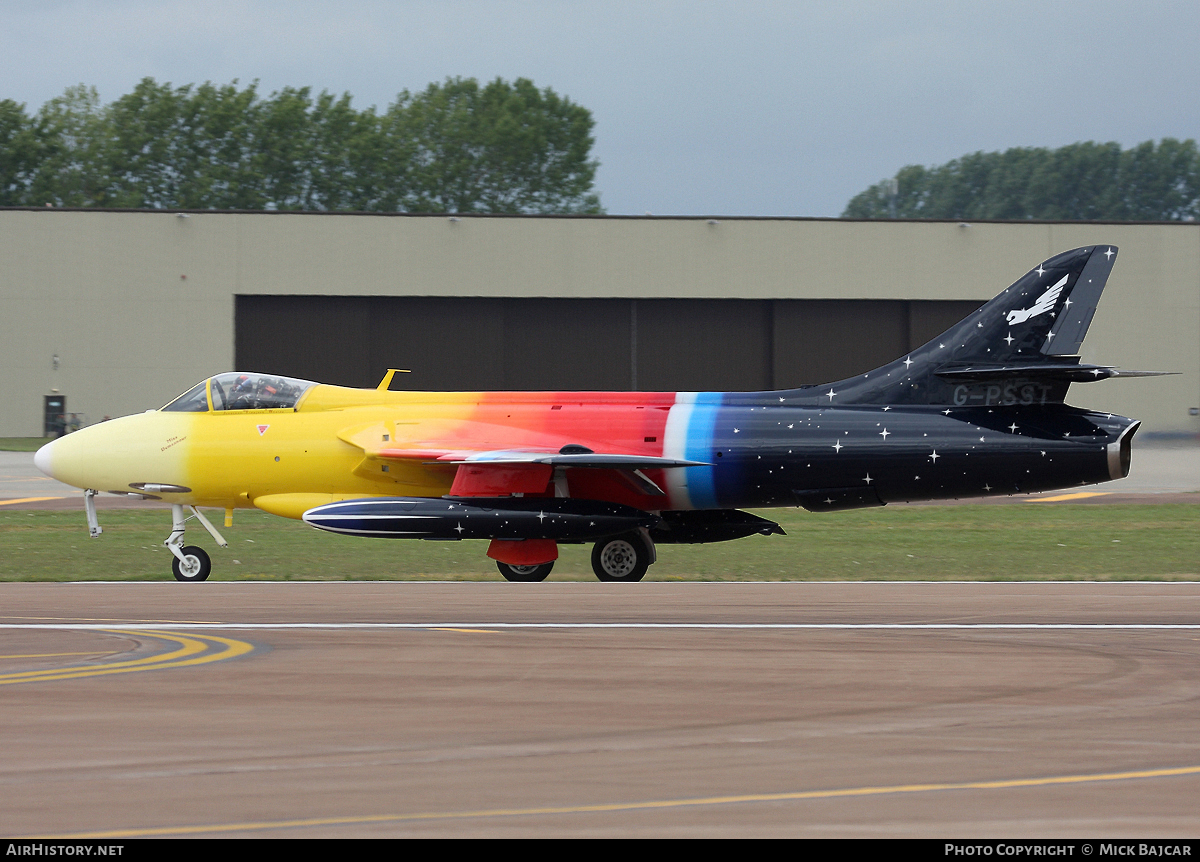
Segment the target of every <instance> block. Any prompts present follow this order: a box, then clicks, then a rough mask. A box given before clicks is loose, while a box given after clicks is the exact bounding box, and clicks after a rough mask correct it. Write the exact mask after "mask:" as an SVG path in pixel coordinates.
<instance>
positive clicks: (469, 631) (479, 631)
mask: <svg viewBox="0 0 1200 862" xmlns="http://www.w3.org/2000/svg"><path fill="white" fill-rule="evenodd" d="M430 631H431V632H464V633H466V634H479V635H498V634H500V632H498V631H496V630H495V629H455V628H449V627H448V626H435V627H434V628H431V629H430Z"/></svg>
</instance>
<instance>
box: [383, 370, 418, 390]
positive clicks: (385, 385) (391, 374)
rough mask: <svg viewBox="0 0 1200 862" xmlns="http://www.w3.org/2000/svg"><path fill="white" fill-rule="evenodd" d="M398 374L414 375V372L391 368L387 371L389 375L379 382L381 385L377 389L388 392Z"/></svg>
mask: <svg viewBox="0 0 1200 862" xmlns="http://www.w3.org/2000/svg"><path fill="white" fill-rule="evenodd" d="M397 374H412V371H411V370H410V369H408V368H389V369H388V370H387V374H385V375H383V380H381V381H379V385H378V386H376V387H375V388H376V389H378V390H380V391H383V392H386V391H387V390H388V389H390V388H391V385H392V378H393V377H395V376H396V375H397Z"/></svg>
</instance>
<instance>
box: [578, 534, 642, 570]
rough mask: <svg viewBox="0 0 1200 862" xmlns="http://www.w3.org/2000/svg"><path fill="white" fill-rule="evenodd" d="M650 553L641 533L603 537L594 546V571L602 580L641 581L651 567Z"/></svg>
mask: <svg viewBox="0 0 1200 862" xmlns="http://www.w3.org/2000/svg"><path fill="white" fill-rule="evenodd" d="M650 553H651V551H650V547H649V546H648V545H647V544H646V540H645V539H644V538H643V537H642V535H641V534H640V533H625V534H624V535H622V536H613V537H612V538H610V539H601V540H600V541H599V542H597V543H596V546H595V547H594V548H592V571H593V572H595V573H596V577H597V578H599V579H600V580H602V581H640V580H641V579H642V578H643V577H645V575H646V569H648V568H650Z"/></svg>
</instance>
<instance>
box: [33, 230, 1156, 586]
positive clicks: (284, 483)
mask: <svg viewBox="0 0 1200 862" xmlns="http://www.w3.org/2000/svg"><path fill="white" fill-rule="evenodd" d="M1116 255H1117V249H1116V247H1114V246H1105V245H1096V246H1087V247H1084V248H1077V249H1074V250H1071V251H1067V252H1064V253H1062V254H1059V255H1056V256H1055V257H1052V258H1050V259H1049V260H1046V261H1044V262H1043V263H1042V264H1040V265H1039V266H1038V267H1037V268H1036V269H1034V270H1031V271H1030V272H1028V273H1026V274H1025V275H1024V276H1022V277H1021V278H1020V279H1018V280H1017V281H1016V282H1015V283H1014V284H1013V285H1011V286H1010V287H1008V288H1007V289H1005V290H1004V291H1003V292H1002V293H1000V294H999V295H998V296H996V297H995V298H994V299H992V300H991V301H990V302H988V303H987V304H985V305H983V306H982V307H981V308H979V309H978V310H977V311H975V312H974V313H972V314H971V315H969V316H968V317H967V318H966V319H964V320H963V321H961V322H960V323H958V324H957V325H955V326H953V327H951V328H950V329H949V330H947V331H946V332H944V333H942V334H941V335H939V336H938V337H937V338H935V339H933V340H932V341H930V342H929V343H928V344H925V345H924V346H922V347H919V348H918V349H916V350H913V351H912V352H911V353H908V354H906V355H904V356H902V357H900V358H898V359H896V360H895V361H894V362H891V363H890V364H888V365H885V366H883V367H881V368H878V369H875V370H874V371H869V372H867V373H865V374H859V375H856V376H854V377H851V378H847V379H845V380H838V381H834V382H832V383H825V384H821V385H816V386H804V387H800V388H798V389H787V390H781V391H772V392H483V393H480V392H410V391H392V390H391V388H390V385H391V383H392V378H393V375H394V374H395V371H394V370H391V371H388V373H387V376H385V377H384V378H383V381H382V382H381V383H380V384H379V386H378V388H376V389H373V390H371V389H350V388H345V387H340V386H328V385H321V384H317V383H313V382H311V381H307V380H298V379H293V378H288V377H282V376H279V375H273V374H258V373H238V372H231V373H225V374H219V375H217V376H215V377H211V378H209V379H208V380H205V381H203V382H201V383H198V384H197V385H196V386H194V387H193V388H191V389H189V390H188V391H187V392H185V393H184V394H183V395H181V396H179V397H178V398H176V399H175V400H174V401H172V402H170V403H169V404H167V405H166V406H165V407H163V408H161V409H159V410H152V411H148V412H146V413H143V414H138V415H133V416H126V417H124V418H121V419H117V420H113V421H110V422H105V423H102V424H99V425H94V426H91V427H89V428H85V429H83V430H81V431H78V432H76V433H73V434H70V435H68V436H66V437H63V438H60V439H58V440H56V441H54V442H51V443H49V444H47V445H46V446H44V447H42V449H41V450H39V451H38V453H37V455H36V457H35V460H36V463H37V466H38V467H39V468H40V469H41V470H42V471H44V472H45V473H47V474H49V475H51V476H53V477H54V478H56V479H59V480H61V481H63V482H66V483H68V484H71V485H74V486H76V487H79V488H82V489H85V493H84V500H85V507H86V511H87V517H88V524H89V528H90V531H91V533H92V535H93V536H95V535H99V534H100V532H101V529H100V527H99V524H98V522H97V518H96V511H95V502H94V496H95V494H96V493H97V492H98V491H107V492H109V493H114V494H125V495H132V496H140V497H143V498H147V499H153V500H162V501H163V502H164V503H167V504H170V506H171V510H172V515H173V518H172V521H173V523H172V530H171V533H170V536H169V537H168V539H167V540H166V542H165V544H166V546H167V548H169V549H170V551H171V553H172V555H173V558H174V559H173V561H172V567H173V571H174V574H175V577H176V578H177V579H179V580H181V581H202V580H205V579H206V578H207V577H208V575H209V572H210V569H211V562H210V558H209V556H208V554H207V553H206V552H205V551H204V550H203V549H201V548H199V547H196V546H190V545H185V544H184V530H185V522H186V521H187V520H191V519H192V518H193V517H194V518H195V519H196V520H198V522H199V523H200V525H202V526H203V527H204V528H205V529H206V530H207V532H208V533H210V534H211V536H212V537H213V539H214V540H215V541H216V542H217V544H218V545H220V546H221V547H225V546H226V542H225V540H224V539H223V538H222V536H221V534H220V532H218V530H217V529H216V527H214V526H213V524H212V523H211V522H210V521H209V520H208V519H207V518H206V517H205V516H204V515H203V514H202V512H201V511H200V507H217V508H223V509H224V510H225V515H226V517H225V524H226V526H228V525H230V524H231V523H232V515H233V510H234V509H238V508H251V507H253V508H257V509H261V510H263V511H266V512H271V513H273V514H276V515H281V516H284V517H288V518H300V519H303V520H304V521H305V522H306V523H308V524H310V525H312V526H313V527H316V528H318V529H321V530H328V531H331V532H335V533H344V534H349V535H355V536H378V537H390V538H417V539H439V540H459V539H489V540H491V544H490V545H489V547H488V551H487V554H488V556H489V557H491V558H492V559H494V560H495V561H496V563H497V565H498V567H499V569H500V572H501V573H502V574H503V576H504V577H505V578H507V579H508V580H510V581H540V580H543V579H545V578H546V576H547V575H548V574H549V573H550V570H551V567H552V566H553V564H554V561H555V560H556V559H557V557H558V545H559V544H560V543H586V542H591V543H594V549H593V552H592V566H593V569H594V571H595V574H596V576H597V577H598V578H599V579H600V580H604V581H637V580H640V579H641V578H642V576H643V575H644V574H645V573H646V570H647V568H648V567H649V566H650V565H651V564H652V563H653V562H654V560H655V547H656V545H659V544H670V543H696V542H718V541H725V540H729V539H736V538H741V537H745V536H749V535H753V534H755V533H761V534H764V535H767V534H780V533H782V532H783V530H782V529H780V527H779V525H778V524H776V523H774V522H773V521H769V520H767V519H765V518H762V517H759V516H757V515H753V514H750V513H748V512H745V511H742V510H743V509H745V508H766V507H772V506H802V507H804V508H805V509H808V510H810V511H814V512H828V511H835V510H840V509H852V508H858V507H865V506H883V505H886V504H887V503H889V502H893V501H914V500H937V499H949V498H964V497H983V496H988V495H999V494H1017V493H1033V492H1038V491H1046V490H1051V489H1057V488H1064V487H1069V486H1078V485H1087V484H1091V483H1097V482H1104V481H1108V480H1110V479H1119V478H1122V477H1124V476H1126V475H1127V474H1128V472H1129V465H1130V443H1131V440H1132V438H1133V434H1134V432H1135V430H1136V429H1137V427H1138V424H1139V423H1138V422H1137V421H1135V420H1132V419H1127V418H1125V417H1123V416H1116V415H1113V414H1111V413H1101V412H1092V411H1088V410H1081V409H1076V408H1073V407H1070V406H1067V405H1066V404H1065V403H1064V398H1065V396H1066V394H1067V389H1068V387H1069V386H1070V384H1071V383H1082V382H1091V381H1094V380H1103V379H1106V378H1110V377H1117V376H1146V375H1148V374H1153V373H1154V372H1128V371H1118V370H1117V369H1115V368H1113V367H1111V366H1105V365H1091V364H1085V363H1082V362H1081V361H1080V357H1079V355H1078V353H1079V347H1080V344H1081V343H1082V341H1083V339H1084V336H1085V335H1086V333H1087V330H1088V327H1089V325H1090V324H1091V321H1092V315H1093V314H1094V313H1095V310H1096V304H1097V302H1098V301H1099V298H1100V294H1101V291H1102V290H1103V289H1104V285H1105V283H1106V281H1107V279H1108V276H1109V273H1110V271H1111V269H1112V266H1113V263H1114V261H1115V259H1116ZM189 512H190V515H189V514H188V513H189Z"/></svg>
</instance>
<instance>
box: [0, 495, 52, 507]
mask: <svg viewBox="0 0 1200 862" xmlns="http://www.w3.org/2000/svg"><path fill="white" fill-rule="evenodd" d="M65 499H67V498H66V497H22V498H20V499H19V500H0V506H11V505H13V504H14V503H40V502H42V501H43V500H65Z"/></svg>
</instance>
